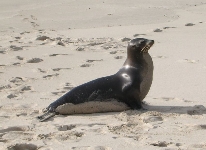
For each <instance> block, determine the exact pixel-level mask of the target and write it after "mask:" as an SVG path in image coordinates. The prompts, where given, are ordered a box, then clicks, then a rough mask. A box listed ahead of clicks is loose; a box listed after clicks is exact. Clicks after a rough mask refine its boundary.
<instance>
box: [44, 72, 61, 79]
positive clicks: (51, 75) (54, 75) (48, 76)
mask: <svg viewBox="0 0 206 150" xmlns="http://www.w3.org/2000/svg"><path fill="white" fill-rule="evenodd" d="M58 75H59V74H58V73H55V74H50V75H46V76H43V78H45V79H52V78H53V77H57V76H58Z"/></svg>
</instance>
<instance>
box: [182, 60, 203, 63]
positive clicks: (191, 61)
mask: <svg viewBox="0 0 206 150" xmlns="http://www.w3.org/2000/svg"><path fill="white" fill-rule="evenodd" d="M183 61H185V62H188V63H192V64H196V63H198V62H199V60H194V59H184V60H183Z"/></svg>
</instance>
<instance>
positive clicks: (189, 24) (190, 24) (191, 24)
mask: <svg viewBox="0 0 206 150" xmlns="http://www.w3.org/2000/svg"><path fill="white" fill-rule="evenodd" d="M194 25H195V24H193V23H186V24H185V26H194Z"/></svg>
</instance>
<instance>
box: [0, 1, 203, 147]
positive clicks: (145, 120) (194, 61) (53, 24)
mask: <svg viewBox="0 0 206 150" xmlns="http://www.w3.org/2000/svg"><path fill="white" fill-rule="evenodd" d="M188 23H190V24H188ZM154 31H159V32H154ZM40 36H46V37H45V40H36V39H37V38H38V37H40ZM136 37H144V38H148V39H153V40H155V45H154V46H153V47H152V48H151V50H150V54H151V56H152V57H153V61H154V80H153V84H152V87H151V90H150V92H149V94H148V95H147V97H146V98H145V100H144V101H145V103H146V104H145V105H144V107H145V108H147V109H148V110H147V111H137V110H128V111H125V112H114V113H98V114H89V115H85V114H82V115H81V114H80V115H70V116H62V115H59V116H55V117H54V118H51V119H49V120H48V121H46V122H39V121H38V120H37V119H36V116H38V115H40V114H41V110H42V109H43V108H45V107H46V106H48V105H49V104H50V103H51V102H53V101H54V100H56V99H57V98H58V97H60V96H61V95H62V94H64V93H66V92H67V91H69V90H70V89H71V88H73V87H75V86H77V85H80V84H82V83H85V82H87V81H90V80H92V79H95V78H98V77H102V76H106V75H111V74H114V73H116V72H117V71H118V69H119V68H120V67H121V66H122V64H123V62H124V60H125V58H126V46H127V43H128V41H127V39H125V38H130V39H132V38H136ZM122 39H124V40H123V41H122ZM205 57H206V1H205V0H170V1H169V0H168V1H166V0H155V1H154V0H144V1H143V0H142V1H140V0H128V1H126V0H125V1H124V0H118V1H117V0H99V1H97V0H87V1H86V0H70V1H68V0H58V1H56V0H50V1H40V0H38V1H26V0H10V1H3V0H2V1H0V95H1V97H0V149H9V150H26V149H27V150H36V149H40V150H57V149H58V150H68V149H69V150H70V149H72V150H125V149H126V150H135V149H141V150H148V149H149V150H156V149H163V150H166V149H167V150H177V149H181V150H186V149H188V150H191V149H195V150H196V149H198V150H204V149H206V108H205V107H206V59H205Z"/></svg>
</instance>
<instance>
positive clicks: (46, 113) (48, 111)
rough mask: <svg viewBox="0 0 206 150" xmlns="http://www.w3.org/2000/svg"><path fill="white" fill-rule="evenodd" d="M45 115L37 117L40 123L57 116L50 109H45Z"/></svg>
mask: <svg viewBox="0 0 206 150" xmlns="http://www.w3.org/2000/svg"><path fill="white" fill-rule="evenodd" d="M43 113H44V114H43V115H41V116H38V117H37V118H38V119H39V121H40V122H43V121H45V120H47V119H49V118H51V117H53V116H55V115H56V114H57V113H56V112H55V111H51V110H49V109H45V110H44V111H43Z"/></svg>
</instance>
